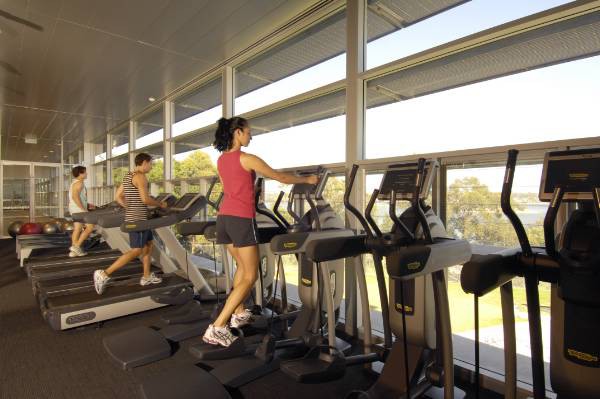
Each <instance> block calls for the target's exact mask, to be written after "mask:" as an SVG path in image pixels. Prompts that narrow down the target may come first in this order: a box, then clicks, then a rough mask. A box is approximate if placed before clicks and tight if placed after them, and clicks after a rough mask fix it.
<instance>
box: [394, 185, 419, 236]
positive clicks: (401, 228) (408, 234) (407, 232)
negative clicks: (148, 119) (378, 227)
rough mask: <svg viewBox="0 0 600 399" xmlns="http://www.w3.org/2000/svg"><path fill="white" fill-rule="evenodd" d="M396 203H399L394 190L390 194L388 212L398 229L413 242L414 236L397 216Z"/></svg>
mask: <svg viewBox="0 0 600 399" xmlns="http://www.w3.org/2000/svg"><path fill="white" fill-rule="evenodd" d="M396 202H397V199H396V190H394V189H392V191H391V192H390V206H389V212H388V213H389V216H390V219H392V221H393V222H394V225H395V226H396V228H399V229H400V230H402V232H403V233H404V234H405V235H406V237H408V238H409V239H410V240H411V241H413V240H414V239H415V236H414V234H413V233H412V232H411V231H410V230H409V228H408V227H406V225H405V224H404V223H403V222H402V220H400V218H399V217H398V215H396Z"/></svg>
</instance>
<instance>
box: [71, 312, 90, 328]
mask: <svg viewBox="0 0 600 399" xmlns="http://www.w3.org/2000/svg"><path fill="white" fill-rule="evenodd" d="M95 318H96V312H86V313H80V314H76V315H73V316H69V317H67V320H66V323H67V324H69V325H70V324H79V323H83V322H86V321H90V320H94V319H95Z"/></svg>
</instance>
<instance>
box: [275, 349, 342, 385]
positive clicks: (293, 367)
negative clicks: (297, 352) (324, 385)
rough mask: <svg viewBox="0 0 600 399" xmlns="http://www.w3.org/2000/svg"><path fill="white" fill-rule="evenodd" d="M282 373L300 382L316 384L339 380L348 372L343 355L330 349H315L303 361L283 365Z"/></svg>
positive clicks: (290, 361)
mask: <svg viewBox="0 0 600 399" xmlns="http://www.w3.org/2000/svg"><path fill="white" fill-rule="evenodd" d="M281 371H283V372H284V373H285V374H287V375H289V376H290V377H292V378H293V379H294V380H296V381H298V382H305V383H314V382H327V381H332V380H337V379H339V378H341V377H343V376H344V373H345V372H346V359H345V357H344V355H343V353H341V352H339V351H337V350H335V351H334V353H333V354H330V353H329V348H325V351H322V350H321V348H319V347H317V348H313V349H312V350H311V351H309V352H308V353H307V354H306V356H304V357H303V358H302V359H296V360H289V361H286V362H282V363H281Z"/></svg>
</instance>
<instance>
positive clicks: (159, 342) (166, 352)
mask: <svg viewBox="0 0 600 399" xmlns="http://www.w3.org/2000/svg"><path fill="white" fill-rule="evenodd" d="M103 343H104V349H106V351H107V352H108V354H109V355H110V356H111V357H112V358H113V359H115V360H116V361H117V362H118V363H119V364H120V365H121V367H123V369H125V370H127V369H131V368H134V367H139V366H143V365H145V364H148V363H152V362H156V361H158V360H162V359H166V358H168V357H169V356H171V345H170V344H169V341H167V340H166V339H165V337H164V336H163V335H162V334H161V333H160V332H158V331H156V330H153V329H151V328H148V327H136V328H133V329H131V330H127V331H123V332H121V333H118V334H115V335H111V336H108V337H105V338H104V339H103Z"/></svg>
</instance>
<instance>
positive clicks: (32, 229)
mask: <svg viewBox="0 0 600 399" xmlns="http://www.w3.org/2000/svg"><path fill="white" fill-rule="evenodd" d="M19 234H42V226H40V225H39V224H38V223H25V224H24V225H23V226H21V229H20V230H19Z"/></svg>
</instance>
